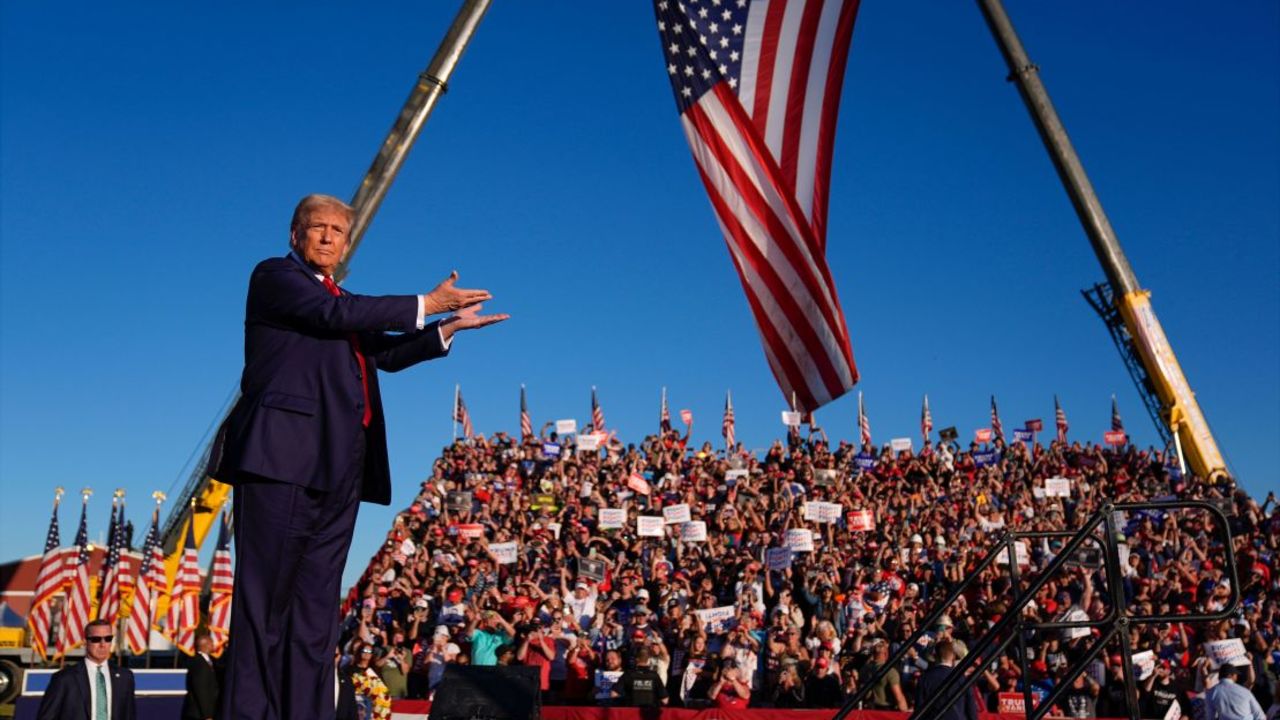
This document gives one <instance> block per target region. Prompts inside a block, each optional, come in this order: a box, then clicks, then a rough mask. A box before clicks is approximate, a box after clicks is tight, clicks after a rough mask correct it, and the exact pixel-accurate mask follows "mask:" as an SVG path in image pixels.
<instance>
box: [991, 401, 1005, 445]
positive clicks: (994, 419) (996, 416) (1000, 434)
mask: <svg viewBox="0 0 1280 720" xmlns="http://www.w3.org/2000/svg"><path fill="white" fill-rule="evenodd" d="M991 432H993V433H995V436H996V438H997V439H999V440H1000V442H1004V425H1001V424H1000V411H999V410H997V409H996V396H995V395H992V396H991Z"/></svg>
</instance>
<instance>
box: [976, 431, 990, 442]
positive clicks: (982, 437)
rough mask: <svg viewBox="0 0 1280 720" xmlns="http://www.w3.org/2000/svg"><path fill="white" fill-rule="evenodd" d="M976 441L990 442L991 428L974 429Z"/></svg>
mask: <svg viewBox="0 0 1280 720" xmlns="http://www.w3.org/2000/svg"><path fill="white" fill-rule="evenodd" d="M973 440H974V442H980V443H989V442H991V428H978V429H977V430H974V431H973Z"/></svg>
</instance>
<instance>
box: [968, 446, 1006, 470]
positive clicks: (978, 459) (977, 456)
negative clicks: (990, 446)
mask: <svg viewBox="0 0 1280 720" xmlns="http://www.w3.org/2000/svg"><path fill="white" fill-rule="evenodd" d="M998 462H1000V453H997V452H996V451H995V450H983V451H982V452H976V453H974V454H973V464H974V466H976V467H987V466H989V465H995V464H996V463H998Z"/></svg>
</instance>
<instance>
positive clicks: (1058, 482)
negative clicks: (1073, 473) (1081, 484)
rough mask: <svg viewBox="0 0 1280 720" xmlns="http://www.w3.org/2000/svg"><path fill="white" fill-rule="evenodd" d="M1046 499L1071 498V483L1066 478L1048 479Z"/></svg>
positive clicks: (1045, 486) (1045, 487)
mask: <svg viewBox="0 0 1280 720" xmlns="http://www.w3.org/2000/svg"><path fill="white" fill-rule="evenodd" d="M1044 496H1045V497H1071V481H1070V480H1068V479H1066V478H1064V477H1051V478H1046V479H1045V481H1044Z"/></svg>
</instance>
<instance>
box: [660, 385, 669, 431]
mask: <svg viewBox="0 0 1280 720" xmlns="http://www.w3.org/2000/svg"><path fill="white" fill-rule="evenodd" d="M658 429H659V430H660V431H662V432H670V431H671V410H669V409H668V408H667V389H666V388H662V408H661V410H659V411H658Z"/></svg>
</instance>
